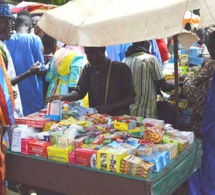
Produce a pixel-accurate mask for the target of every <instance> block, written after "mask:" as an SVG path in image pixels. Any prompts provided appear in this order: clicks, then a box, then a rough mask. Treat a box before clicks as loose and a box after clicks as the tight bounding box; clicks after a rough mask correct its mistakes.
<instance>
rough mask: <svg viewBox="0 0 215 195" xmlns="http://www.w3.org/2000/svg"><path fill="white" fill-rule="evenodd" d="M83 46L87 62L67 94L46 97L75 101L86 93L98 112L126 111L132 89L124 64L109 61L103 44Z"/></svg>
mask: <svg viewBox="0 0 215 195" xmlns="http://www.w3.org/2000/svg"><path fill="white" fill-rule="evenodd" d="M84 49H85V53H86V55H87V59H88V62H89V64H87V65H85V67H84V69H83V72H82V75H81V77H80V79H79V81H78V85H77V87H76V89H75V91H73V92H71V93H70V94H68V95H52V96H50V97H49V98H47V99H48V100H55V99H58V100H69V101H77V100H80V99H83V98H84V96H85V95H86V94H87V93H89V106H90V107H95V108H96V109H97V110H98V112H99V113H100V114H104V113H106V114H110V115H113V116H117V115H123V114H129V106H130V105H131V104H132V103H134V101H135V91H134V86H133V82H132V75H131V71H130V69H129V68H128V66H126V64H124V63H120V62H111V60H110V59H108V58H106V56H105V47H85V48H84ZM109 71H110V78H109V81H108V79H107V78H108V72H109ZM107 83H109V87H108V86H107ZM106 89H108V92H106ZM105 96H106V97H107V98H105ZM105 99H106V100H107V101H106V104H105Z"/></svg>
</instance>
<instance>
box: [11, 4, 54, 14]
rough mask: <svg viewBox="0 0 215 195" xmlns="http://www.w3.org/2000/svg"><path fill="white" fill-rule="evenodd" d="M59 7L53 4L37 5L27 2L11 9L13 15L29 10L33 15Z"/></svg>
mask: <svg viewBox="0 0 215 195" xmlns="http://www.w3.org/2000/svg"><path fill="white" fill-rule="evenodd" d="M56 7H57V6H55V5H51V4H43V3H35V2H25V1H22V2H21V3H19V4H17V5H16V6H13V7H11V12H12V13H19V12H20V11H23V10H27V11H28V12H31V13H44V12H45V11H46V10H49V9H53V8H56Z"/></svg>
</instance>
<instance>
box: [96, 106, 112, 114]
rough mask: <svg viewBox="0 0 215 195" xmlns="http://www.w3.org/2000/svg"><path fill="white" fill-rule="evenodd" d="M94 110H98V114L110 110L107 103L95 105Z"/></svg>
mask: <svg viewBox="0 0 215 195" xmlns="http://www.w3.org/2000/svg"><path fill="white" fill-rule="evenodd" d="M96 110H97V111H98V113H99V114H108V113H109V112H110V111H111V109H110V106H109V105H100V106H97V107H96Z"/></svg>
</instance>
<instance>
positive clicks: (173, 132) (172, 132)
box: [165, 128, 194, 145]
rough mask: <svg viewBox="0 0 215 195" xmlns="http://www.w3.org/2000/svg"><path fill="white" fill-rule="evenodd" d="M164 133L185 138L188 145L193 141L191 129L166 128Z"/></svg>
mask: <svg viewBox="0 0 215 195" xmlns="http://www.w3.org/2000/svg"><path fill="white" fill-rule="evenodd" d="M165 134H166V135H170V136H175V137H180V138H182V139H187V140H188V141H189V145H190V144H192V143H193V142H194V133H193V132H191V131H179V130H176V129H173V128H169V129H167V130H166V132H165Z"/></svg>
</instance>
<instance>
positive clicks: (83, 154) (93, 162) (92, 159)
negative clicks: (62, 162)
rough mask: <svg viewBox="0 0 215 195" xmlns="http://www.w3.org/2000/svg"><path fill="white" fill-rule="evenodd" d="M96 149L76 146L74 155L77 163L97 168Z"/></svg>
mask: <svg viewBox="0 0 215 195" xmlns="http://www.w3.org/2000/svg"><path fill="white" fill-rule="evenodd" d="M96 154H97V150H92V149H88V148H76V149H75V157H76V163H77V164H78V165H83V166H86V167H93V168H97V156H96Z"/></svg>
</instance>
